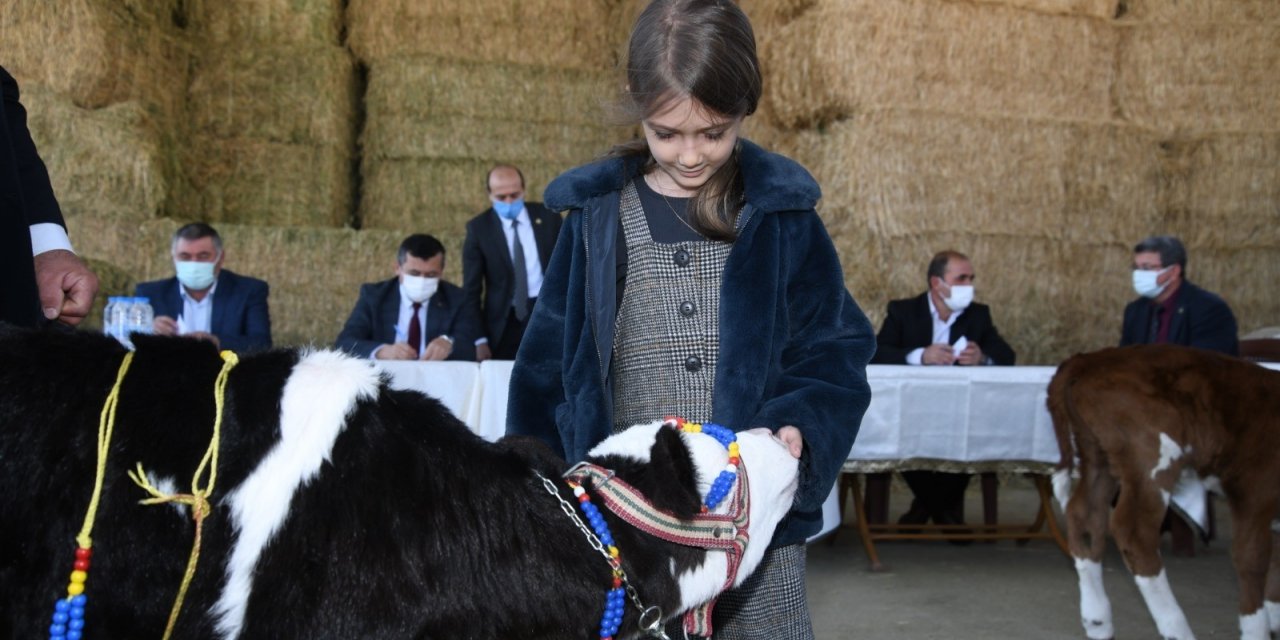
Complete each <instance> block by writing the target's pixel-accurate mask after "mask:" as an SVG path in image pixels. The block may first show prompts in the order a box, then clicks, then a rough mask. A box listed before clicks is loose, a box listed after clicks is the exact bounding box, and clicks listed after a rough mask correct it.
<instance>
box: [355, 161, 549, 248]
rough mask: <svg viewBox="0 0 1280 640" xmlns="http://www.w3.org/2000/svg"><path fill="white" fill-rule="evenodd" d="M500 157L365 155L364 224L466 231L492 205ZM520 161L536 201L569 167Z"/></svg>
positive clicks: (427, 230)
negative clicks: (490, 190)
mask: <svg viewBox="0 0 1280 640" xmlns="http://www.w3.org/2000/svg"><path fill="white" fill-rule="evenodd" d="M511 160H512V159H505V160H504V162H506V161H511ZM495 162H496V161H495V160H485V159H479V158H475V159H464V160H433V159H419V158H404V159H382V160H365V162H364V163H363V165H362V168H361V169H362V171H363V172H364V182H363V185H362V190H361V197H360V211H359V218H360V227H361V228H362V229H403V230H410V231H420V232H422V233H430V234H432V235H438V234H441V233H446V232H454V231H456V232H457V233H462V231H463V227H464V226H465V225H466V222H467V220H469V219H470V218H471V216H474V215H475V214H477V213H479V212H481V211H484V210H485V209H486V208H487V207H488V206H489V200H488V196H487V195H486V194H485V175H487V174H488V172H489V169H490V168H491V167H492V166H493V165H494V164H495ZM515 164H516V165H517V166H519V167H520V170H521V171H522V172H523V173H524V177H525V182H526V186H527V189H526V195H525V198H526V199H528V200H533V201H538V200H541V194H542V189H543V188H545V187H546V185H547V182H549V181H550V180H551V178H553V177H555V176H556V175H558V174H559V173H560V171H561V170H562V169H563V167H557V168H552V167H547V166H544V165H540V164H538V163H537V161H534V160H529V161H527V162H524V161H520V160H519V159H515Z"/></svg>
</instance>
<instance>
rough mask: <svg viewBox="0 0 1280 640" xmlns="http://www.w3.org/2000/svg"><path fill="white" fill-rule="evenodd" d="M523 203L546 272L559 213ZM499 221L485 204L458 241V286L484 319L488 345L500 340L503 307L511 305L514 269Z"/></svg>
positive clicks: (503, 316) (537, 205)
mask: <svg viewBox="0 0 1280 640" xmlns="http://www.w3.org/2000/svg"><path fill="white" fill-rule="evenodd" d="M524 206H525V209H526V210H528V212H529V220H530V221H531V222H533V239H534V242H535V243H536V244H537V245H538V260H539V261H540V262H541V263H542V271H543V273H546V271H547V263H548V262H550V261H551V250H552V249H554V248H555V245H556V238H557V237H558V236H559V235H560V224H561V219H560V214H558V213H556V212H554V211H551V210H549V209H547V208H546V207H544V206H542V204H541V203H537V202H526V203H525V204H524ZM503 222H505V220H502V218H500V217H499V216H498V214H497V213H496V212H494V210H493V207H489V208H488V209H486V210H485V211H484V212H483V213H481V214H480V215H477V216H476V217H474V218H472V219H471V220H470V221H468V222H467V238H466V240H465V241H464V242H463V244H462V288H463V289H464V290H465V291H466V295H467V304H469V305H471V306H472V308H473V309H475V313H476V314H478V315H479V316H480V317H481V318H483V319H484V329H485V330H484V333H483V334H481V335H483V336H485V337H487V338H489V341H490V343H491V344H496V343H497V342H498V341H499V340H501V339H502V330H503V328H504V327H506V324H507V322H506V321H507V309H510V308H511V297H512V295H514V293H515V268H514V266H513V265H512V264H511V250H510V249H509V248H508V246H507V236H506V234H505V233H504V232H503V230H502V223H503ZM508 224H509V223H508ZM477 337H479V336H477Z"/></svg>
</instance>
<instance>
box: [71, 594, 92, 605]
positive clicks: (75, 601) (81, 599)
mask: <svg viewBox="0 0 1280 640" xmlns="http://www.w3.org/2000/svg"><path fill="white" fill-rule="evenodd" d="M88 602H89V596H86V595H85V594H83V593H82V594H80V595H78V596H76V597H74V598H72V599H71V604H72V605H74V606H77V607H83V606H84V605H85V604H87V603H88Z"/></svg>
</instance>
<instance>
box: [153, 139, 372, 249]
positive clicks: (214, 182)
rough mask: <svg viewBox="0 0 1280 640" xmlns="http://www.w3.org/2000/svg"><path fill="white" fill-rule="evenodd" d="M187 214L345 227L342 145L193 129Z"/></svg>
mask: <svg viewBox="0 0 1280 640" xmlns="http://www.w3.org/2000/svg"><path fill="white" fill-rule="evenodd" d="M185 157H186V165H187V167H188V168H189V170H190V172H191V173H190V178H191V183H192V184H191V189H190V190H188V191H186V192H184V193H181V194H179V195H180V196H181V199H180V204H179V206H178V207H177V211H179V212H181V216H182V217H184V218H192V219H200V220H207V221H209V222H214V223H220V222H221V223H228V222H229V223H239V224H251V225H265V226H281V227H287V226H299V227H341V226H344V225H346V224H347V223H348V222H349V218H350V216H351V211H352V208H353V205H352V202H353V199H354V195H353V182H352V180H353V175H352V174H353V171H352V168H353V166H354V159H353V155H352V152H351V149H350V148H349V147H347V146H345V145H322V144H287V143H282V142H267V141H262V140H255V139H250V138H226V139H224V138H216V137H212V136H196V137H195V138H194V139H193V140H192V141H191V145H190V146H189V148H188V149H187V150H186V154H185Z"/></svg>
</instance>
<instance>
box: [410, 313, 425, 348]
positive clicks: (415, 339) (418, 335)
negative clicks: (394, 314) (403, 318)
mask: <svg viewBox="0 0 1280 640" xmlns="http://www.w3.org/2000/svg"><path fill="white" fill-rule="evenodd" d="M421 308H422V303H421V302H415V303H413V315H411V316H409V346H410V347H413V353H414V354H416V355H421V354H418V348H419V346H420V345H421V344H422V323H421V322H419V321H418V310H419V309H421Z"/></svg>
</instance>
